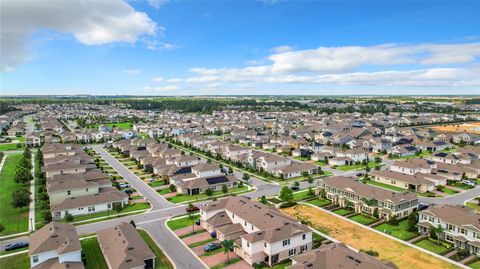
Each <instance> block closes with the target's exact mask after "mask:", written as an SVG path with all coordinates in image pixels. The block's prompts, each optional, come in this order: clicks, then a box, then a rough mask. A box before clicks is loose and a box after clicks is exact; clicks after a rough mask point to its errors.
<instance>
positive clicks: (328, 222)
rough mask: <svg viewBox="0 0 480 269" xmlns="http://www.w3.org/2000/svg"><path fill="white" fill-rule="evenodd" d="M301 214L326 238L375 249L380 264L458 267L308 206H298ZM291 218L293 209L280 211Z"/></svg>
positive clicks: (413, 266)
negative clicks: (324, 233)
mask: <svg viewBox="0 0 480 269" xmlns="http://www.w3.org/2000/svg"><path fill="white" fill-rule="evenodd" d="M299 207H300V211H299V212H300V215H301V216H302V217H303V218H308V219H309V220H310V221H311V222H312V223H313V224H314V225H315V226H318V227H319V228H321V229H323V230H328V231H329V235H330V236H332V237H334V238H336V239H338V240H340V241H341V242H344V243H345V244H348V245H350V246H352V247H354V248H355V249H358V250H361V249H363V250H375V251H377V252H378V253H379V258H380V259H381V260H383V261H391V262H393V263H395V265H396V266H398V268H401V269H402V268H405V269H411V268H418V269H431V268H457V267H456V266H454V265H452V264H450V263H447V262H445V261H442V260H440V259H437V258H435V257H433V256H431V255H429V254H426V253H424V252H422V251H419V250H416V249H414V248H411V247H409V246H406V245H403V244H401V243H399V242H396V241H394V240H392V239H390V238H388V237H385V236H382V235H380V234H377V233H375V232H372V231H370V230H367V229H365V228H362V227H361V226H358V225H355V224H352V223H350V222H347V221H345V220H343V219H340V218H338V217H335V216H333V215H331V214H328V213H326V212H323V211H321V210H318V209H316V208H313V207H309V206H299ZM283 212H285V213H286V214H288V215H290V216H295V215H296V210H295V208H286V209H283Z"/></svg>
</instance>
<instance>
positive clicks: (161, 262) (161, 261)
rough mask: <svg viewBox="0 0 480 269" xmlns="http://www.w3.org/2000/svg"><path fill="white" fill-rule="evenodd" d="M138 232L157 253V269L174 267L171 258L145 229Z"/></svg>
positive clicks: (171, 268)
mask: <svg viewBox="0 0 480 269" xmlns="http://www.w3.org/2000/svg"><path fill="white" fill-rule="evenodd" d="M138 233H139V234H140V236H141V237H142V238H143V240H144V241H145V243H147V245H148V246H149V247H150V249H151V250H152V251H153V253H155V256H156V257H155V268H156V269H173V265H172V264H171V263H170V260H169V259H168V258H167V256H165V254H164V253H163V252H162V251H161V250H160V248H159V247H158V245H157V244H156V243H155V241H153V239H152V238H151V237H150V235H148V233H147V232H145V231H144V230H138Z"/></svg>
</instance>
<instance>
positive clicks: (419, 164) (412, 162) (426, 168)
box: [390, 158, 437, 175]
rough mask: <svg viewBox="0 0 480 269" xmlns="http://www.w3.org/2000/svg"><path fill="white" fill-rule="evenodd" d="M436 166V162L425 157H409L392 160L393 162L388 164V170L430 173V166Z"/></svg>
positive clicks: (413, 173) (406, 172) (410, 173)
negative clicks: (402, 159)
mask: <svg viewBox="0 0 480 269" xmlns="http://www.w3.org/2000/svg"><path fill="white" fill-rule="evenodd" d="M436 167H437V164H436V163H435V162H432V161H429V160H425V159H419V158H411V159H407V160H404V161H394V162H393V164H392V165H390V170H391V171H393V172H399V173H404V174H409V175H415V174H416V173H424V174H430V173H431V172H432V168H436Z"/></svg>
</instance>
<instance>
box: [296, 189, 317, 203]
mask: <svg viewBox="0 0 480 269" xmlns="http://www.w3.org/2000/svg"><path fill="white" fill-rule="evenodd" d="M313 196H314V195H310V194H308V190H304V191H299V192H295V193H293V198H294V199H295V200H296V201H301V200H304V199H307V198H311V197H313Z"/></svg>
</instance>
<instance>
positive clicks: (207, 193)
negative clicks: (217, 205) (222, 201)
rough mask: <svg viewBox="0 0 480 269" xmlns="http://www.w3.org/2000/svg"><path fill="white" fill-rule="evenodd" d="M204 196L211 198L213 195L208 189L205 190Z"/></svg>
mask: <svg viewBox="0 0 480 269" xmlns="http://www.w3.org/2000/svg"><path fill="white" fill-rule="evenodd" d="M205 194H206V195H207V196H212V195H213V191H212V189H210V188H208V189H206V190H205Z"/></svg>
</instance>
